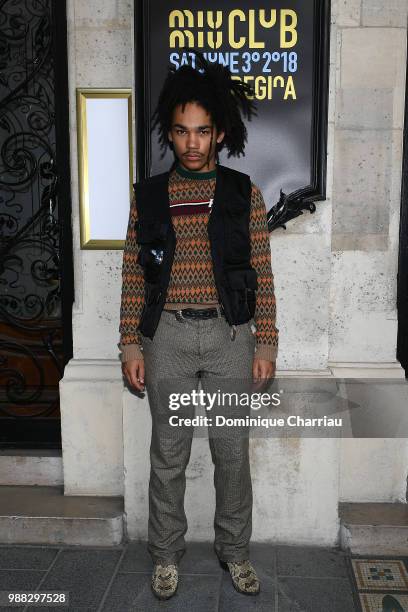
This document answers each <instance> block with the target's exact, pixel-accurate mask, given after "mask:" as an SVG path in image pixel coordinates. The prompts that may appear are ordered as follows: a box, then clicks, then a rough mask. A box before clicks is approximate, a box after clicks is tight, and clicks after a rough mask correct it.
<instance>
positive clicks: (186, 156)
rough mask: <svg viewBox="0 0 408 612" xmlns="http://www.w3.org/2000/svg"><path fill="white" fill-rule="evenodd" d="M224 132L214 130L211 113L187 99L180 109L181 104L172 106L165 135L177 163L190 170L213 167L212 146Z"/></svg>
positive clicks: (213, 151)
mask: <svg viewBox="0 0 408 612" xmlns="http://www.w3.org/2000/svg"><path fill="white" fill-rule="evenodd" d="M211 134H212V145H211V146H210V144H211ZM224 135H225V132H217V129H216V127H215V125H213V122H212V120H211V116H210V115H209V114H208V113H207V111H206V110H205V108H203V107H202V106H201V105H200V104H197V103H196V102H187V104H186V105H185V107H184V112H183V111H182V106H181V104H179V105H178V106H176V108H175V109H174V112H173V122H172V126H171V130H170V131H169V132H168V137H169V140H170V142H172V143H173V147H174V153H175V154H176V156H177V158H178V159H179V161H180V164H181V166H182V167H183V168H185V169H186V170H192V171H193V172H209V171H210V170H214V168H215V150H216V146H217V143H219V142H221V141H222V139H223V138H224Z"/></svg>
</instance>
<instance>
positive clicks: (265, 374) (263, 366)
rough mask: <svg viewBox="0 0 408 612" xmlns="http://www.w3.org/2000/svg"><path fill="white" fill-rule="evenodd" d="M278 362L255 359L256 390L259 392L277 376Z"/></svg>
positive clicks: (253, 366)
mask: <svg viewBox="0 0 408 612" xmlns="http://www.w3.org/2000/svg"><path fill="white" fill-rule="evenodd" d="M275 371H276V361H269V360H268V359H257V358H256V357H255V358H254V361H253V364H252V377H253V383H254V386H253V388H254V390H256V391H258V390H259V389H261V388H262V387H264V386H266V384H267V382H268V380H270V379H272V378H273V377H274V376H275Z"/></svg>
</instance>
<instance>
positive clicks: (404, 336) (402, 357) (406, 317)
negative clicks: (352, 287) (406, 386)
mask: <svg viewBox="0 0 408 612" xmlns="http://www.w3.org/2000/svg"><path fill="white" fill-rule="evenodd" d="M407 79H408V64H407ZM407 90H408V80H407V81H406V90H405V117H404V138H403V160H402V185H401V218H400V233H399V258H398V290H397V291H398V293H397V296H398V297H397V305H398V340H397V359H398V361H399V362H400V363H401V365H402V367H403V368H404V370H405V378H408V95H407Z"/></svg>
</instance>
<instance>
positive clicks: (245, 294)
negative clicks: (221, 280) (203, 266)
mask: <svg viewBox="0 0 408 612" xmlns="http://www.w3.org/2000/svg"><path fill="white" fill-rule="evenodd" d="M225 283H226V287H227V289H228V293H229V295H230V298H231V305H232V309H233V311H234V312H236V313H239V315H240V316H244V314H245V313H247V314H249V315H250V316H251V317H253V316H254V313H255V305H256V290H257V288H258V281H257V274H256V270H254V269H253V268H250V269H246V270H226V271H225Z"/></svg>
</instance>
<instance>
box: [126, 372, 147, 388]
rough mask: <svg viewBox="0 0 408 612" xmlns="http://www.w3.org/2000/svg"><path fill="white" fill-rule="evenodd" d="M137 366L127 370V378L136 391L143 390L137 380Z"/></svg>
mask: <svg viewBox="0 0 408 612" xmlns="http://www.w3.org/2000/svg"><path fill="white" fill-rule="evenodd" d="M137 371H138V370H137V368H132V369H130V370H127V375H128V376H127V378H128V381H129V384H130V386H131V387H133V388H134V389H136V390H137V391H143V385H142V384H141V382H140V381H139V376H138V374H137Z"/></svg>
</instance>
